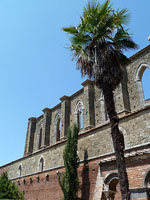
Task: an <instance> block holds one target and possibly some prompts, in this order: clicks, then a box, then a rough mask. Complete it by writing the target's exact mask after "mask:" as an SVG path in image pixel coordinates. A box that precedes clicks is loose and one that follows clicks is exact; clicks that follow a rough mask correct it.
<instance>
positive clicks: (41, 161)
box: [39, 158, 44, 172]
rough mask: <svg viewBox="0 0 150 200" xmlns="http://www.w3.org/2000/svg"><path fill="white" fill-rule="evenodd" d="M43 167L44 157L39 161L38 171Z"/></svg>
mask: <svg viewBox="0 0 150 200" xmlns="http://www.w3.org/2000/svg"><path fill="white" fill-rule="evenodd" d="M43 169H44V159H43V158H41V159H40V162H39V171H40V172H42V171H43Z"/></svg>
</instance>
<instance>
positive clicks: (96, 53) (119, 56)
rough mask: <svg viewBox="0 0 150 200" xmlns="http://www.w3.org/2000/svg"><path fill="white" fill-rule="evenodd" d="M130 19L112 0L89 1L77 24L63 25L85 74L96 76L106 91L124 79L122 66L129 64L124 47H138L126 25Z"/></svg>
mask: <svg viewBox="0 0 150 200" xmlns="http://www.w3.org/2000/svg"><path fill="white" fill-rule="evenodd" d="M128 21H129V14H128V12H127V10H126V9H122V10H116V11H115V10H114V9H113V8H112V5H111V4H110V1H109V0H106V1H105V2H104V3H103V4H100V3H99V2H97V1H90V2H89V3H88V4H87V6H86V7H85V8H84V11H83V15H82V16H81V17H80V23H79V24H78V25H77V26H71V27H67V28H63V30H64V31H65V32H67V33H68V34H70V42H71V45H70V50H71V52H72V53H73V58H74V59H76V61H77V69H79V70H80V71H81V74H82V76H84V75H88V77H89V78H90V79H94V80H95V81H96V83H97V85H98V86H99V87H100V88H101V89H102V90H103V85H104V84H109V85H111V88H112V89H113V90H114V89H115V88H116V87H117V86H118V85H119V83H120V81H121V79H122V69H121V66H124V65H125V64H126V63H128V61H129V60H128V58H127V57H126V56H125V55H124V50H127V49H134V48H137V45H136V44H135V42H134V41H133V40H132V38H131V35H130V34H129V33H128V30H126V29H125V25H126V24H127V22H128Z"/></svg>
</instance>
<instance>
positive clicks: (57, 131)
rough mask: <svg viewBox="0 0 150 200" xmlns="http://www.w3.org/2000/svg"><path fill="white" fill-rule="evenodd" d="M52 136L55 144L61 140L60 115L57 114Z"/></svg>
mask: <svg viewBox="0 0 150 200" xmlns="http://www.w3.org/2000/svg"><path fill="white" fill-rule="evenodd" d="M54 134H55V138H56V142H58V141H60V138H61V113H60V112H58V113H57V114H56V117H55V121H54Z"/></svg>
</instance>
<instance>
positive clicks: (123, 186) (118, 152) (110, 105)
mask: <svg viewBox="0 0 150 200" xmlns="http://www.w3.org/2000/svg"><path fill="white" fill-rule="evenodd" d="M102 90H103V94H104V100H105V105H106V109H107V114H108V116H109V119H110V122H111V135H112V140H113V146H114V150H115V156H116V163H117V168H118V176H119V181H120V190H121V195H122V200H130V192H129V182H128V176H127V172H126V165H125V158H124V138H123V135H122V134H121V133H120V131H119V128H118V124H119V118H118V116H117V113H116V111H115V104H114V98H113V91H112V88H111V86H110V85H109V84H105V85H103V87H102Z"/></svg>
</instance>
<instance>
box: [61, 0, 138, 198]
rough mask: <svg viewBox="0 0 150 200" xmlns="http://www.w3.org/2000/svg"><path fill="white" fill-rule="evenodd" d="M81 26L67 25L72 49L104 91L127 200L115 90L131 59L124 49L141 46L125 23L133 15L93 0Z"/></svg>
mask: <svg viewBox="0 0 150 200" xmlns="http://www.w3.org/2000/svg"><path fill="white" fill-rule="evenodd" d="M80 19H81V21H80V23H79V25H78V26H76V27H75V26H71V27H68V28H63V31H65V32H67V33H69V34H70V41H71V45H70V50H71V51H72V52H73V58H74V59H76V65H77V69H79V70H80V71H81V75H82V76H85V75H87V76H88V77H89V78H90V79H92V80H95V83H96V85H97V86H98V87H99V88H100V89H101V90H102V92H103V95H104V100H105V105H106V109H107V113H108V116H109V119H110V123H111V135H112V140H113V145H114V149H115V156H116V162H117V168H118V176H119V181H120V190H121V195H122V199H123V200H129V199H130V192H129V183H128V177H127V173H126V166H125V159H124V140H123V137H122V134H121V133H120V131H119V128H118V123H119V118H118V116H117V113H116V111H115V104H114V97H113V92H114V90H115V89H116V87H117V86H118V85H119V84H120V83H121V81H122V77H123V66H125V65H126V64H127V63H128V61H129V60H128V58H127V57H126V56H125V55H124V53H123V51H124V50H127V49H134V48H137V45H136V44H135V43H134V42H133V40H132V39H131V36H130V35H129V33H128V31H127V30H126V29H125V25H126V24H127V22H128V19H129V15H128V13H127V10H126V9H122V10H117V11H114V9H113V8H112V5H111V4H110V1H109V0H106V1H105V2H104V3H103V4H100V3H98V2H95V1H92V2H89V3H88V4H87V6H86V7H85V8H84V11H83V16H81V17H80Z"/></svg>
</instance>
